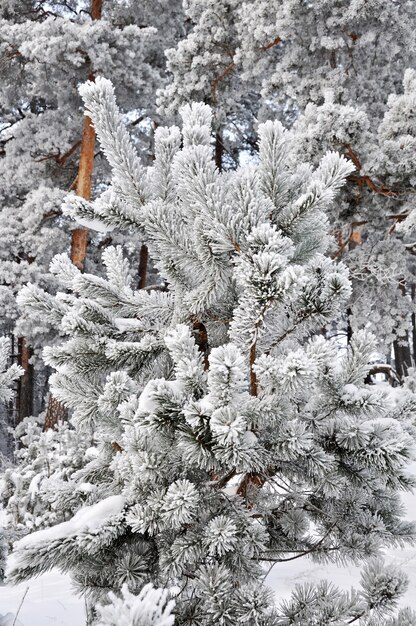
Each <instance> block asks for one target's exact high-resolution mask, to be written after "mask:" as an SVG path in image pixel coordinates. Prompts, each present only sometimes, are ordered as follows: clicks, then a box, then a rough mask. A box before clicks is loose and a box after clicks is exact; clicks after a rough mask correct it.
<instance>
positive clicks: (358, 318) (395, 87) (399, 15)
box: [159, 0, 416, 377]
mask: <svg viewBox="0 0 416 626" xmlns="http://www.w3.org/2000/svg"><path fill="white" fill-rule="evenodd" d="M186 11H187V15H188V18H189V20H190V22H191V24H192V28H191V29H190V32H189V34H188V35H187V37H186V38H184V39H182V40H181V41H180V42H179V43H178V45H177V46H176V47H175V48H172V49H170V50H168V51H167V58H168V67H169V70H170V71H171V73H172V81H171V84H170V85H168V86H167V87H166V88H165V89H163V90H162V91H161V93H160V96H159V102H160V105H161V106H162V107H163V108H165V109H166V108H167V109H168V110H172V109H173V110H174V109H175V108H176V109H177V108H178V106H179V105H182V104H183V103H186V102H187V101H189V99H195V100H204V101H205V102H208V103H210V104H213V105H214V107H215V115H216V127H217V128H218V129H220V131H221V143H222V144H223V149H224V151H225V155H224V162H225V163H227V162H228V163H229V161H230V159H229V156H230V155H231V156H232V157H234V159H237V160H238V158H239V152H238V149H237V150H236V148H235V145H234V144H235V139H236V137H238V138H240V137H241V136H243V137H244V138H245V143H244V148H245V150H246V151H247V150H249V151H252V150H253V145H255V140H254V137H253V128H254V127H255V125H256V124H257V122H258V120H259V121H262V119H264V117H265V116H267V117H270V116H271V115H272V116H274V117H276V118H277V119H280V120H281V121H282V122H283V123H284V125H285V126H292V125H293V124H294V123H295V122H296V124H297V126H298V132H299V135H301V134H303V135H304V137H303V140H301V138H300V137H299V142H298V148H299V150H300V152H301V153H302V154H304V155H305V154H306V155H307V156H308V160H310V161H311V163H313V164H315V165H316V164H317V163H318V162H319V160H320V159H321V158H322V156H323V155H324V154H325V152H326V151H327V150H328V149H329V150H337V151H340V152H341V153H344V154H346V155H347V156H348V157H349V158H351V159H352V160H353V162H354V164H355V166H356V170H357V171H356V172H355V173H354V175H352V176H350V177H349V180H348V183H347V185H346V186H345V187H344V188H343V190H342V192H341V196H340V200H339V203H338V204H337V206H336V207H335V210H332V211H331V213H330V214H329V217H330V223H331V227H332V231H333V233H334V234H336V238H337V245H334V246H333V249H332V251H331V255H332V256H334V257H335V258H337V259H340V258H342V259H343V260H344V261H345V262H346V263H347V265H348V267H349V268H350V276H351V282H352V287H353V297H352V300H351V301H350V303H349V306H348V309H347V310H346V311H345V317H346V318H348V320H347V324H348V329H347V334H348V336H350V335H351V332H352V331H353V330H355V329H357V328H360V327H361V326H362V325H363V324H364V323H369V324H370V325H371V329H372V330H373V331H374V332H375V333H376V334H377V336H378V337H379V339H380V350H381V351H384V353H385V355H387V357H389V356H390V352H391V349H392V346H393V347H394V354H395V361H396V367H397V371H398V374H399V376H400V377H402V376H403V375H404V374H406V372H407V371H408V368H409V367H410V365H411V364H412V362H414V360H415V359H416V342H415V339H414V338H415V337H416V315H415V293H416V291H415V279H414V271H415V268H414V262H413V247H412V245H411V244H412V240H411V239H407V240H406V238H403V236H402V235H401V234H400V232H399V231H398V230H397V229H396V228H395V226H396V224H397V223H398V222H400V221H401V220H402V219H403V217H405V216H406V215H407V214H408V212H409V206H411V205H412V202H413V194H414V166H413V156H412V155H413V152H412V145H413V144H412V138H413V137H414V136H415V133H416V128H415V123H414V114H413V112H412V111H413V109H412V106H413V101H414V97H415V96H414V80H413V79H411V75H412V71H413V70H409V73H408V74H407V75H406V76H407V78H405V80H404V87H402V84H401V83H402V80H403V75H404V72H405V70H406V68H409V67H410V68H413V67H414V66H415V61H416V58H415V47H414V44H413V39H414V30H415V27H416V15H415V11H414V5H413V3H412V2H411V1H408V0H394V1H390V0H374V1H373V0H372V1H371V2H368V1H367V0H357V1H354V2H351V1H350V0H337V1H336V2H333V1H332V0H331V1H328V0H313V1H312V2H304V0H273V1H269V0H264V1H263V0H245V1H244V2H236V1H235V0H227V2H223V1H219V0H210V1H209V2H206V1H201V0H189V1H188V2H187V3H186ZM389 94H392V95H391V97H390V100H389V101H388V102H387V99H388V96H389ZM386 103H387V104H386ZM392 107H393V108H394V112H393V111H392V110H391V108H392ZM240 148H241V145H240ZM302 158H305V157H302ZM231 163H232V161H231ZM374 302H377V307H375V306H374Z"/></svg>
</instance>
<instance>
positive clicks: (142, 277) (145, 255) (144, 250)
mask: <svg viewBox="0 0 416 626" xmlns="http://www.w3.org/2000/svg"><path fill="white" fill-rule="evenodd" d="M148 260H149V249H148V247H147V246H146V244H145V243H142V245H141V248H140V256H139V284H138V288H139V289H144V288H145V287H146V281H147V263H148Z"/></svg>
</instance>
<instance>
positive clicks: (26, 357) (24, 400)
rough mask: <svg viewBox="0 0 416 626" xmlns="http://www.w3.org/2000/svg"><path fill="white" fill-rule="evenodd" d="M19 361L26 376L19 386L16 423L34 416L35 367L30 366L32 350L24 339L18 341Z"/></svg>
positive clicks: (22, 377)
mask: <svg viewBox="0 0 416 626" xmlns="http://www.w3.org/2000/svg"><path fill="white" fill-rule="evenodd" d="M17 350H18V354H17V360H18V363H19V365H20V366H21V367H22V368H23V371H24V374H23V376H21V377H20V378H19V381H18V385H17V407H16V408H17V411H16V421H17V423H20V422H21V421H22V420H23V419H24V418H25V417H28V416H29V415H33V365H31V364H30V362H29V361H30V358H31V356H32V350H31V348H30V346H29V345H28V343H27V341H26V339H25V338H24V337H19V338H18V340H17Z"/></svg>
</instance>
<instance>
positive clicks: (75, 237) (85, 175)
mask: <svg viewBox="0 0 416 626" xmlns="http://www.w3.org/2000/svg"><path fill="white" fill-rule="evenodd" d="M102 5H103V0H91V18H92V19H93V20H99V19H101V13H102ZM89 79H90V80H94V75H93V74H90V75H89ZM94 149H95V130H94V127H93V125H92V122H91V118H90V117H88V115H86V116H85V118H84V129H83V132H82V141H81V153H80V157H79V166H78V176H77V188H76V193H77V195H78V196H81V198H84V199H85V200H89V199H90V198H91V189H92V172H93V169H94ZM87 244H88V230H87V229H86V228H76V229H75V230H74V231H73V233H72V241H71V261H72V262H73V264H74V265H76V266H77V267H78V268H79V269H80V270H82V269H84V264H85V257H86V254H87Z"/></svg>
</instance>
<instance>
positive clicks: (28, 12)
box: [0, 0, 182, 421]
mask: <svg viewBox="0 0 416 626" xmlns="http://www.w3.org/2000/svg"><path fill="white" fill-rule="evenodd" d="M162 5H163V7H162ZM181 12H182V10H181V2H180V1H179V0H171V1H170V2H169V3H168V4H166V3H165V2H164V1H163V0H160V1H159V0H156V1H155V0H153V1H152V2H140V3H137V2H134V1H131V0H129V1H127V2H125V1H123V2H121V1H120V0H103V1H101V0H98V1H97V0H81V1H80V0H68V1H66V2H55V1H53V0H52V1H46V0H7V1H2V2H0V57H1V63H0V78H1V84H2V88H1V91H0V156H1V158H0V177H1V179H2V185H1V189H0V250H1V251H0V305H1V309H2V319H1V321H0V333H1V334H7V333H11V332H12V331H13V328H14V326H15V323H16V321H18V328H17V330H16V333H17V334H18V335H19V336H21V337H23V336H24V337H26V339H27V340H26V342H20V343H21V344H22V345H21V346H19V350H17V348H16V350H15V352H16V353H18V357H19V358H20V354H21V353H22V358H21V360H22V362H23V361H28V359H29V358H30V357H31V354H32V353H31V350H30V348H29V345H30V346H31V347H32V348H34V349H35V350H36V348H40V347H42V346H43V345H45V343H48V342H50V339H51V337H50V333H49V330H50V329H49V328H48V326H47V325H46V324H45V323H42V324H40V325H37V326H35V325H33V324H31V323H30V321H29V322H28V320H24V321H22V320H21V319H19V317H20V316H19V311H18V308H17V306H16V301H15V295H16V293H17V291H18V290H19V289H20V288H21V287H22V285H24V284H26V283H27V282H29V281H30V282H32V283H35V284H38V285H39V286H41V287H43V288H47V289H48V291H52V290H53V289H54V287H55V282H54V280H53V279H52V280H51V276H50V275H49V277H48V272H47V268H48V266H49V263H50V260H51V258H52V257H53V256H54V255H55V254H57V253H58V252H61V251H63V250H67V249H68V248H69V246H70V242H71V232H70V228H69V224H68V221H67V220H64V219H63V218H62V213H61V208H60V207H61V203H62V198H63V196H64V195H65V194H66V193H67V191H68V189H70V188H76V187H77V173H78V164H79V160H80V151H81V140H82V134H83V132H82V129H83V114H82V107H81V100H80V97H79V94H78V91H77V86H78V84H79V83H80V82H84V81H85V80H86V79H87V78H88V77H90V76H93V75H95V74H104V75H106V74H107V75H111V76H112V78H113V81H114V84H115V88H116V91H117V94H118V97H119V100H120V104H121V106H122V107H123V110H124V112H125V114H126V119H128V120H129V122H130V123H131V130H132V132H133V134H134V140H135V142H136V145H138V146H140V147H141V148H143V153H144V152H146V151H147V152H148V153H149V152H151V147H150V146H151V143H152V137H151V135H152V122H153V121H160V120H159V118H158V117H157V115H156V112H155V107H154V100H155V97H154V94H155V90H156V88H157V87H160V86H161V85H163V84H164V82H165V80H166V78H165V58H164V54H163V50H164V47H166V46H170V45H173V44H174V43H175V41H176V39H177V37H178V31H180V32H182V25H181V22H180V20H179V19H178V17H179V16H180V15H181ZM97 17H101V19H96V18H97ZM167 18H168V19H167ZM138 92H140V97H138V96H137V93H138ZM92 144H93V142H91V141H90V145H91V147H92V148H93V145H92ZM96 156H97V155H96ZM11 172H13V176H11V175H10V173H11ZM107 182H108V168H107V166H106V162H105V160H104V159H102V158H100V157H99V156H98V158H96V159H95V163H94V180H93V183H94V187H96V186H98V187H99V188H100V191H102V189H103V188H104V187H105V185H106V184H107ZM84 232H85V231H84ZM118 237H119V241H124V240H125V238H124V237H123V236H122V235H120V234H119V235H118ZM103 239H105V237H101V238H97V237H96V238H95V239H94V240H93V241H92V242H91V246H90V251H91V254H90V261H91V263H92V267H94V261H93V258H94V250H95V249H96V247H95V246H100V245H106V243H105V242H104V244H103ZM136 244H137V242H136ZM81 252H82V253H85V250H84V251H81ZM135 253H136V257H137V245H136V246H135ZM78 262H79V260H78ZM136 262H137V263H138V259H136ZM20 322H22V323H20ZM20 348H22V349H20ZM35 364H36V365H38V366H39V367H38V368H37V370H36V372H35V383H34V384H33V381H29V382H31V384H30V385H28V387H29V389H28V392H27V393H26V394H24V393H22V394H21V395H22V396H24V395H26V398H27V401H26V402H21V403H20V405H19V406H17V407H16V408H17V410H16V413H17V415H16V417H17V421H19V420H20V419H22V418H23V417H24V416H26V415H30V414H31V413H32V412H35V413H36V414H37V413H38V412H39V411H40V410H42V406H43V402H44V400H45V396H46V394H45V393H44V389H45V387H46V385H45V378H47V375H46V374H47V372H45V371H41V372H40V375H38V376H36V374H37V373H39V369H41V365H40V362H39V361H36V363H35ZM33 386H34V387H35V391H34V393H31V392H32V391H33ZM22 391H23V390H22ZM33 396H34V398H33ZM33 400H34V401H33ZM5 418H6V416H5Z"/></svg>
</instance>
